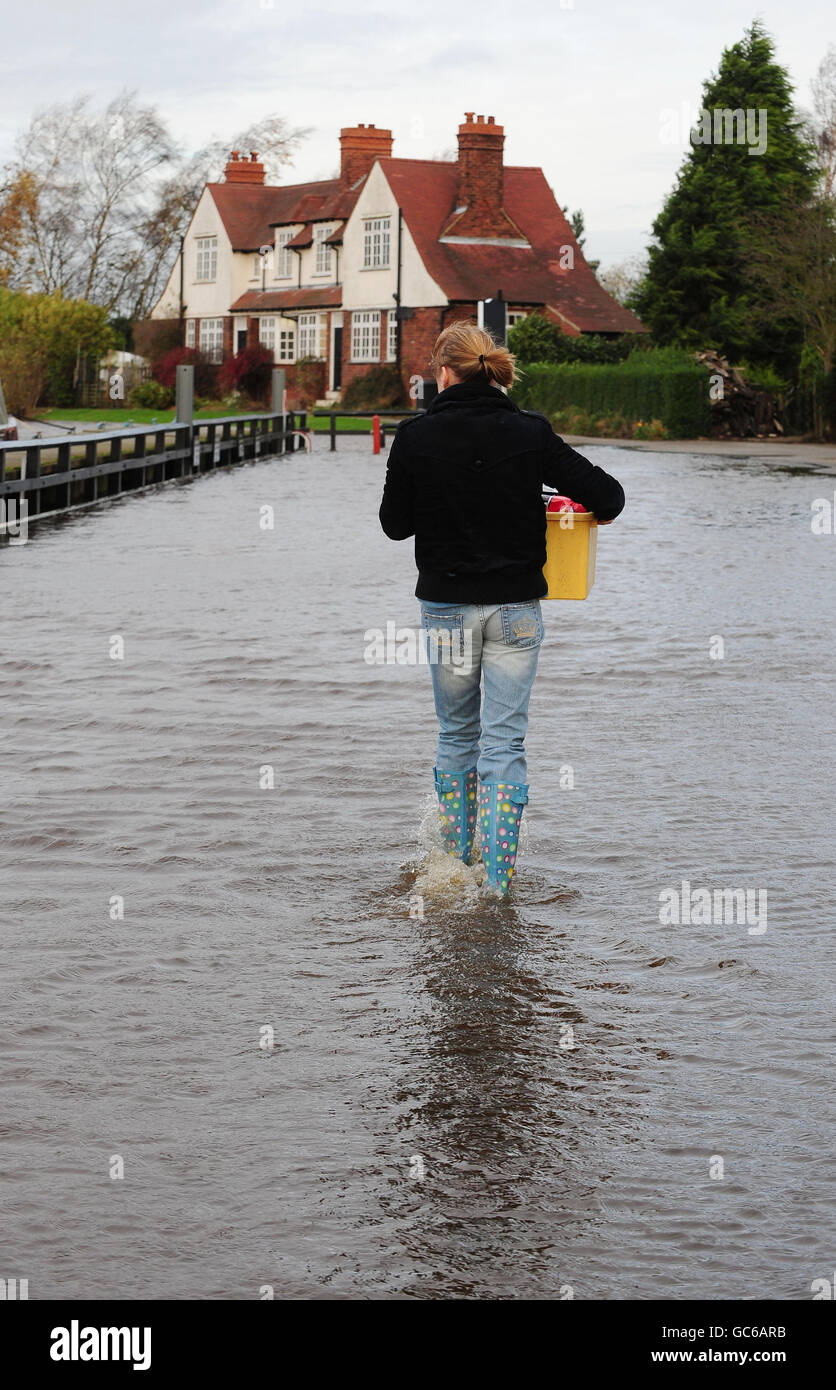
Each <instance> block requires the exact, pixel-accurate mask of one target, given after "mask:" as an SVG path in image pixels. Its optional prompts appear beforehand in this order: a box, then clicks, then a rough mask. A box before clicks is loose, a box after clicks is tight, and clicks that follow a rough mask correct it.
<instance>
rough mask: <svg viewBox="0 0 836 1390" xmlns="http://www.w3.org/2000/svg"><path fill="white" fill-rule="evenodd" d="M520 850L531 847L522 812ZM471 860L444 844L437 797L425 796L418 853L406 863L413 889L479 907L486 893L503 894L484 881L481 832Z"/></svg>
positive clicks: (433, 898)
mask: <svg viewBox="0 0 836 1390" xmlns="http://www.w3.org/2000/svg"><path fill="white" fill-rule="evenodd" d="M519 846H520V854H524V853H525V851H526V849H527V848H528V826H527V823H526V818H525V816H523V820H522V824H521V826H520V834H519ZM471 861H472V862H471V863H470V864H465V863H464V862H463V861H462V860H461V859H455V858H454V857H453V855H451V854H448V853H447V851H446V849H445V848H444V843H443V841H442V838H441V828H440V826H439V820H438V801H437V799H436V797H435V796H433V795H432V794H429V795H427V796H426V797H425V798H424V802H423V806H422V809H421V824H420V829H419V832H418V846H417V852H416V854H415V855H414V856H413V857H412V858H411V859H410V860H409V861H408V862H407V864H406V865H405V866H404V867H405V868H407V869H408V870H409V871H410V872H411V873H413V874H414V875H415V880H414V884H413V888H412V891H413V892H414V893H418V894H420V895H421V897H423V898H426V899H428V900H431V901H436V902H438V901H441V902H444V903H447V904H448V905H450V906H455V907H457V908H471V907H477V906H478V905H479V903H480V902H484V899H485V896H486V895H487V896H490V897H498V896H501V894H499V892H498V890H495V889H491V888H489V887H488V886H487V885H486V883H485V876H486V870H485V866H484V864H483V863H482V860H481V857H480V854H479V844H478V833H477V840H476V844H475V845H474V850H473V855H472V856H471Z"/></svg>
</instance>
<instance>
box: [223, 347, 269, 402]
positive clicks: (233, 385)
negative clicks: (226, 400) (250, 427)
mask: <svg viewBox="0 0 836 1390" xmlns="http://www.w3.org/2000/svg"><path fill="white" fill-rule="evenodd" d="M272 374H273V354H272V352H269V351H268V349H267V348H265V347H261V346H258V347H246V348H244V349H243V350H242V351H241V352H237V353H236V354H235V356H234V357H228V358H227V360H226V362H224V364H223V366H222V367H221V368H220V370H219V372H218V385H219V386H220V388H221V390H222V391H223V392H224V393H226V392H231V391H239V392H241V394H242V395H245V396H250V397H251V398H252V399H253V400H256V401H261V400H265V399H266V397H267V394H268V392H269V390H270V382H271V379H272Z"/></svg>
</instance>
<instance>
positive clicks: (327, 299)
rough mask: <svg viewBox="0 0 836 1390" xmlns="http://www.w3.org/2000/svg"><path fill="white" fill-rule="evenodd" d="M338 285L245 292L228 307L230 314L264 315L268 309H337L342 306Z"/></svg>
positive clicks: (340, 288) (340, 291)
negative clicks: (249, 313) (247, 312)
mask: <svg viewBox="0 0 836 1390" xmlns="http://www.w3.org/2000/svg"><path fill="white" fill-rule="evenodd" d="M342 295H343V292H342V287H341V286H340V285H320V286H318V287H317V288H315V289H307V290H305V289H302V290H247V292H246V294H242V295H241V297H240V299H236V301H235V303H234V304H231V305H230V308H229V312H230V313H231V314H243V313H244V312H245V311H249V312H251V313H254V314H255V313H266V312H267V311H268V310H269V309H274V310H278V309H282V310H283V309H339V307H340V305H341V304H342Z"/></svg>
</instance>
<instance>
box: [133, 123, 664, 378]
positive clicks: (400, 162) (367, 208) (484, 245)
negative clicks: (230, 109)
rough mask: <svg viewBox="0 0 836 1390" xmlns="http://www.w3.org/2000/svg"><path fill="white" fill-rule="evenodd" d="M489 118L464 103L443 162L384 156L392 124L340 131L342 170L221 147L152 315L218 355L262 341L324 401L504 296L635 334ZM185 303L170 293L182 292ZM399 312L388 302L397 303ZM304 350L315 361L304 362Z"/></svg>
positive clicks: (407, 363)
mask: <svg viewBox="0 0 836 1390" xmlns="http://www.w3.org/2000/svg"><path fill="white" fill-rule="evenodd" d="M504 143H505V136H504V131H503V128H502V126H500V125H497V124H496V123H495V121H494V118H493V117H492V116H488V117H487V119H485V117H484V116H476V117H474V116H473V115H472V114H470V113H468V115H467V116H466V118H465V121H464V122H463V123H462V124H461V125H460V126H459V130H458V158H457V159H456V160H455V161H450V162H448V161H443V160H431V159H395V158H393V157H392V132H391V131H389V130H383V129H379V128H377V127H376V126H374V125H368V126H364V125H358V126H353V127H347V128H344V129H343V130H342V131H341V132H340V173H339V177H337V178H334V179H326V180H321V181H318V182H315V183H302V184H292V185H288V186H287V187H284V186H277V187H271V186H269V185H267V184H265V182H264V166H263V165H262V164H260V163H259V161H258V157H257V155H256V154H255V153H252V154H251V155H250V157H249V158H247V156H246V155H244V156H243V157H242V156H241V154H240V153H239V152H238V151H233V153H232V156H231V158H230V160H229V162H228V163H227V166H226V170H225V177H224V181H223V182H222V183H210V184H207V185H206V187H205V189H204V190H203V193H202V195H201V197H200V200H199V202H198V205H197V208H196V209H195V213H194V216H193V218H192V221H191V224H190V226H189V229H188V232H187V234H186V236H185V239H184V248H183V266H182V274H181V266H180V257H179V256H178V259H177V262H176V264H175V266H174V268H173V269H172V272H171V276H170V277H169V280H168V283H167V285H166V287H165V289H164V291H163V294H162V296H161V297H160V300H159V302H158V303H157V305H156V306H155V308H154V310H153V314H152V317H153V318H172V317H178V316H179V317H181V318H182V319H183V324H184V330H183V331H184V342H185V343H186V345H188V346H196V347H200V348H201V349H202V350H203V351H205V352H206V353H208V355H209V356H210V357H212V358H214V360H215V361H221V360H223V359H224V358H226V357H227V356H229V355H230V354H231V353H233V352H237V351H240V349H241V348H242V347H243V346H244V345H245V344H254V343H257V342H261V343H263V344H264V345H265V346H266V347H268V348H269V349H270V350H271V351H272V352H273V354H274V357H275V361H276V362H277V363H278V364H280V365H283V366H285V367H286V368H287V370H288V384H289V387H290V389H291V394H293V392H294V389H295V388H296V385H297V382H296V378H297V368H296V364H297V363H298V362H299V361H300V359H306V360H307V366H306V373H307V376H308V378H311V373H312V371H313V377H312V379H313V380H314V381H315V383H316V392H315V394H318V395H326V396H328V397H329V398H333V397H334V396H335V395H337V394H338V393H339V391H340V389H341V387H342V386H344V385H345V384H346V383H347V382H349V381H351V380H352V379H353V378H354V377H356V376H358V375H360V374H362V373H364V372H367V371H368V370H369V369H370V367H371V366H373V365H375V364H378V363H384V362H390V363H396V364H397V365H398V368H399V370H400V373H401V376H402V378H403V380H404V383H405V384H407V383H408V381H409V378H410V377H411V376H413V375H420V376H426V375H427V370H428V367H427V363H428V357H429V353H430V349H431V347H432V344H433V342H434V341H435V338H436V336H437V334H438V333H439V331H440V329H441V328H443V327H444V326H445V325H446V324H448V323H450V322H452V321H454V320H455V319H459V318H476V317H478V315H479V312H480V302H482V301H485V300H488V299H496V298H499V299H504V300H505V301H506V303H507V310H508V322H509V324H513V323H514V322H516V321H518V320H519V318H521V317H523V316H525V315H526V314H528V313H531V312H532V311H535V310H539V311H541V312H544V313H545V314H547V315H548V317H550V318H551V319H553V320H554V321H555V322H556V323H557V324H559V326H560V327H561V329H562V330H563V331H564V332H565V333H569V334H573V335H575V334H581V333H603V334H617V333H641V332H643V331H644V328H643V325H642V324H641V323H640V322H639V320H638V319H637V318H636V316H635V315H634V314H633V313H631V312H630V310H629V309H625V308H624V307H623V306H622V305H620V304H618V303H617V302H616V301H615V300H614V299H612V298H611V296H610V295H608V294H607V292H606V290H604V288H603V287H602V286H601V285H600V284H599V282H598V281H597V279H596V278H595V275H594V273H593V272H592V270H590V268H589V266H588V265H587V263H586V261H585V259H584V256H583V253H582V251H581V249H580V247H579V246H578V244H577V241H576V240H575V237H574V235H573V233H572V230H571V228H570V226H569V224H568V222H567V221H566V218H565V217H564V215H563V213H562V212H561V210H560V208H559V206H558V204H557V202H556V200H555V197H554V194H553V193H552V191H551V189H550V187H549V185H548V183H547V182H546V179H545V176H544V174H543V171H542V169H537V168H533V167H517V166H507V167H506V166H505V164H504V162H503V146H504ZM181 300H182V302H181ZM398 310H400V312H398ZM310 359H314V360H315V362H316V363H318V364H319V365H318V366H317V367H315V368H312V367H311V364H310Z"/></svg>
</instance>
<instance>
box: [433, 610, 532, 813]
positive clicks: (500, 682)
mask: <svg viewBox="0 0 836 1390" xmlns="http://www.w3.org/2000/svg"><path fill="white" fill-rule="evenodd" d="M420 603H421V618H422V622H423V625H424V628H425V629H426V631H427V639H428V656H429V664H430V671H431V673H432V682H433V694H434V696H435V711H436V714H437V715H438V721H439V725H440V729H439V735H438V753H437V757H436V766H437V767H438V768H439V769H440V770H442V771H449V772H457V771H464V770H465V769H467V768H471V767H475V768H477V770H478V773H479V778H480V780H481V781H482V782H511V783H514V784H517V785H522V786H525V785H526V784H527V773H526V762H525V733H526V728H527V726H528V702H529V699H530V696H531V687H532V685H533V684H534V677H535V675H536V673H537V659H538V657H539V655H540V644H541V643H542V641H543V617H542V614H541V612H540V600H539V599H530V600H529V601H528V602H526V603H487V604H483V603H427V602H426V601H425V600H424V599H421V600H420ZM483 676H484V681H485V698H484V704H483V703H482V700H481V688H480V687H481V681H482V677H483Z"/></svg>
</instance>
